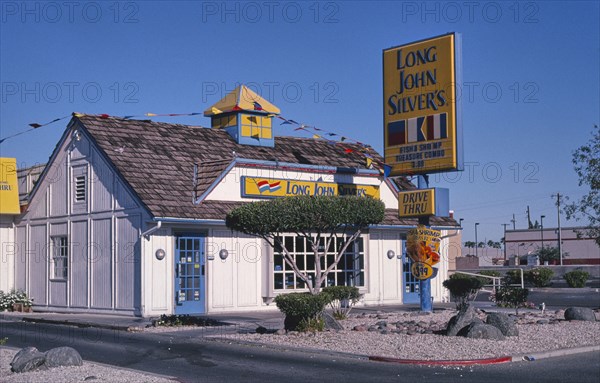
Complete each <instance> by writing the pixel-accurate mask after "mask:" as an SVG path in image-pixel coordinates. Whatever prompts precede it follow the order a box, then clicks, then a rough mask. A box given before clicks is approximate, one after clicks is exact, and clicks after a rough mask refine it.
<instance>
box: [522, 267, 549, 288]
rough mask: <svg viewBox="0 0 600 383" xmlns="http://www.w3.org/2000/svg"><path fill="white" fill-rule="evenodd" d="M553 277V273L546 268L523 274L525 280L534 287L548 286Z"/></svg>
mask: <svg viewBox="0 0 600 383" xmlns="http://www.w3.org/2000/svg"><path fill="white" fill-rule="evenodd" d="M553 276H554V271H552V270H551V269H548V268H546V267H536V268H535V269H531V270H529V271H528V272H527V273H525V279H527V281H529V282H531V283H532V284H533V285H534V286H535V287H545V286H550V281H551V280H552V277H553Z"/></svg>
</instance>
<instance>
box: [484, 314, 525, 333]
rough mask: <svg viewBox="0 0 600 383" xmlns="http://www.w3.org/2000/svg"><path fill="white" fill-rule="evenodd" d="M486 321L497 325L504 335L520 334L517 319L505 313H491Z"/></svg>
mask: <svg viewBox="0 0 600 383" xmlns="http://www.w3.org/2000/svg"><path fill="white" fill-rule="evenodd" d="M485 323H486V324H489V325H492V326H494V327H496V328H497V329H498V330H500V331H501V332H502V335H504V336H519V329H517V325H516V324H515V321H514V320H513V319H512V318H511V317H509V316H508V315H506V314H504V313H489V314H488V316H487V318H486V320H485Z"/></svg>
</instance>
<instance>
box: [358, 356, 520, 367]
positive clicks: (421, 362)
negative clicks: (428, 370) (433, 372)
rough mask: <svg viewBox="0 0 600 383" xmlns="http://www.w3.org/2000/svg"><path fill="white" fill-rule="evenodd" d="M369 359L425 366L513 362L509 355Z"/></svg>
mask: <svg viewBox="0 0 600 383" xmlns="http://www.w3.org/2000/svg"><path fill="white" fill-rule="evenodd" d="M369 360H372V361H375V362H388V363H399V364H416V365H426V366H472V365H476V364H499V363H509V362H513V358H512V357H510V356H503V357H500V358H489V359H463V360H415V359H396V358H387V357H384V356H370V357H369Z"/></svg>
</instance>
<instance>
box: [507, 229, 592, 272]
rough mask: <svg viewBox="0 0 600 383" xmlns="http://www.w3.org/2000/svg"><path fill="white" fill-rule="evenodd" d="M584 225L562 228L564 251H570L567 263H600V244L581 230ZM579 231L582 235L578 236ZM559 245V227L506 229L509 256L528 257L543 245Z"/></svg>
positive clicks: (564, 260) (565, 261) (565, 262)
mask: <svg viewBox="0 0 600 383" xmlns="http://www.w3.org/2000/svg"><path fill="white" fill-rule="evenodd" d="M583 229H584V228H583V227H563V228H562V229H561V237H562V251H563V254H564V253H568V256H566V257H563V264H565V265H599V264H600V246H598V245H597V244H596V242H595V241H594V239H593V238H589V237H586V236H585V233H583V232H582V231H581V230H583ZM578 232H581V235H580V236H578V234H577V233H578ZM542 238H543V245H544V247H549V246H550V247H558V229H557V228H544V229H543V230H541V229H529V230H507V231H506V239H505V242H506V253H507V257H508V258H509V259H510V258H514V257H518V258H522V259H524V258H526V256H531V255H534V254H535V253H537V251H538V250H539V249H540V248H541V247H542Z"/></svg>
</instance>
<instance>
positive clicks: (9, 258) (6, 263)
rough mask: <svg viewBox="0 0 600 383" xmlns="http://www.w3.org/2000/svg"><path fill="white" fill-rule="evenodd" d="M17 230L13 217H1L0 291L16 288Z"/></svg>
mask: <svg viewBox="0 0 600 383" xmlns="http://www.w3.org/2000/svg"><path fill="white" fill-rule="evenodd" d="M15 246H16V243H15V230H14V225H13V220H12V216H5V215H2V216H0V290H2V291H4V292H8V291H10V290H12V289H14V288H15V254H16V253H17V252H16V249H15Z"/></svg>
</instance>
